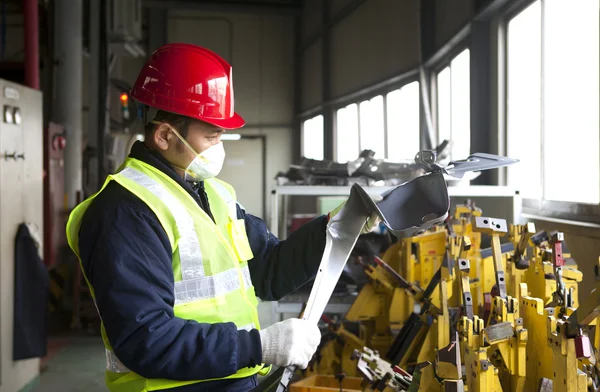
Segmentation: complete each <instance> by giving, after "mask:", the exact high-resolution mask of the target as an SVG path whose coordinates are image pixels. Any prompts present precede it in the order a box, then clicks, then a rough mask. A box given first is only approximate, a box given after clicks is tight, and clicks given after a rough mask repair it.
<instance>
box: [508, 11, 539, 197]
mask: <svg viewBox="0 0 600 392" xmlns="http://www.w3.org/2000/svg"><path fill="white" fill-rule="evenodd" d="M507 49H508V51H507V105H506V110H507V155H508V156H509V157H511V158H517V159H519V160H520V162H519V163H517V164H515V165H511V166H509V167H508V184H509V185H510V186H513V187H515V188H517V189H519V190H520V191H521V194H522V195H523V196H524V197H531V198H539V197H541V196H542V194H541V6H540V2H539V1H536V2H535V3H533V4H532V5H530V6H529V7H527V8H526V9H525V10H524V11H523V12H521V13H520V14H518V15H517V16H515V17H514V18H513V19H512V20H511V21H510V22H509V23H508V40H507Z"/></svg>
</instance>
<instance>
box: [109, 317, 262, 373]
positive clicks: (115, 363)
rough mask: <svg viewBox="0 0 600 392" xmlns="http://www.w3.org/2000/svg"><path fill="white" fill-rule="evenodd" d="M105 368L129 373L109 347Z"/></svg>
mask: <svg viewBox="0 0 600 392" xmlns="http://www.w3.org/2000/svg"><path fill="white" fill-rule="evenodd" d="M237 329H238V331H241V330H245V331H250V330H253V329H256V324H254V323H250V324H247V325H242V326H241V327H238V328H237ZM106 370H108V371H109V372H114V373H129V372H130V371H131V370H129V368H128V367H127V366H125V365H123V362H121V361H120V360H119V358H117V356H116V355H115V353H114V352H113V351H112V350H109V349H106Z"/></svg>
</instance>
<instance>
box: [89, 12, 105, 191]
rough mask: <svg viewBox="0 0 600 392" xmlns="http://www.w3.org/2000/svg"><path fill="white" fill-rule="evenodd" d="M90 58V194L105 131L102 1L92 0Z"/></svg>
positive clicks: (96, 180)
mask: <svg viewBox="0 0 600 392" xmlns="http://www.w3.org/2000/svg"><path fill="white" fill-rule="evenodd" d="M89 4H90V15H89V24H90V39H89V46H90V58H89V67H90V68H89V69H90V73H89V74H90V78H89V81H90V84H89V107H90V110H89V112H88V120H89V125H88V138H87V144H88V145H89V146H90V147H91V148H93V149H94V151H96V155H95V156H94V157H90V158H89V164H88V181H87V184H86V185H87V186H88V187H89V189H88V192H87V193H88V194H89V193H91V192H95V191H97V190H98V186H99V179H98V161H99V159H98V156H97V153H98V133H99V132H104V130H103V129H100V121H99V117H100V116H99V114H100V109H99V104H98V102H99V101H100V17H99V16H100V12H101V11H100V10H101V2H100V1H90V3H89Z"/></svg>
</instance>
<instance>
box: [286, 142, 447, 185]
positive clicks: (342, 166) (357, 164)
mask: <svg viewBox="0 0 600 392" xmlns="http://www.w3.org/2000/svg"><path fill="white" fill-rule="evenodd" d="M450 149H451V142H450V141H448V140H444V141H443V142H442V143H441V144H440V145H439V146H437V148H436V149H435V155H436V157H438V158H437V161H442V160H444V159H445V158H446V157H447V156H448V155H449V153H450ZM375 155H376V152H375V151H372V150H363V151H362V152H361V153H360V155H359V156H358V158H357V159H356V160H354V161H349V162H346V163H338V162H333V161H329V160H315V159H308V158H302V159H301V161H300V162H299V163H298V164H295V165H291V166H290V169H289V170H288V172H287V173H278V174H277V176H276V179H277V181H278V183H279V184H280V185H283V184H286V183H292V184H294V185H298V184H303V185H349V184H352V183H358V184H360V185H363V186H370V185H373V184H374V183H376V182H381V181H383V182H384V183H385V184H386V185H392V186H394V185H398V184H401V183H404V182H407V181H410V180H412V179H414V178H416V177H418V176H421V175H423V174H425V173H426V172H425V171H424V170H423V169H422V167H420V166H419V165H418V164H416V163H415V161H414V160H411V159H407V160H406V161H399V162H389V161H386V160H384V159H377V158H375Z"/></svg>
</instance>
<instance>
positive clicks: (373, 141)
mask: <svg viewBox="0 0 600 392" xmlns="http://www.w3.org/2000/svg"><path fill="white" fill-rule="evenodd" d="M359 110H360V149H361V150H367V149H368V150H373V151H375V158H385V138H384V134H385V132H384V126H383V96H381V95H378V96H376V97H374V98H371V100H369V101H364V102H361V103H360V106H359Z"/></svg>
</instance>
